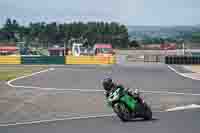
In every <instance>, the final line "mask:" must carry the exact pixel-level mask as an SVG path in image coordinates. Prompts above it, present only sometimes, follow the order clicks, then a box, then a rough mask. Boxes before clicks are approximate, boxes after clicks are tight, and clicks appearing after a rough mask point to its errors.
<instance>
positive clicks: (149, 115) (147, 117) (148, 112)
mask: <svg viewBox="0 0 200 133" xmlns="http://www.w3.org/2000/svg"><path fill="white" fill-rule="evenodd" d="M151 119H152V111H151V108H150V107H149V106H148V105H147V104H146V103H145V113H144V120H151Z"/></svg>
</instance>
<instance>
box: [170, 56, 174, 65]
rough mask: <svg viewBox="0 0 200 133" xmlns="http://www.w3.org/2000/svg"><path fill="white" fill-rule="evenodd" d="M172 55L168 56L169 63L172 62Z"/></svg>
mask: <svg viewBox="0 0 200 133" xmlns="http://www.w3.org/2000/svg"><path fill="white" fill-rule="evenodd" d="M173 62H174V61H173V57H172V56H169V64H173Z"/></svg>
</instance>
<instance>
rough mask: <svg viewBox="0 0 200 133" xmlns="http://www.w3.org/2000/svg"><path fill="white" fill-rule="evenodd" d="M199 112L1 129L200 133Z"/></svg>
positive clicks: (19, 132) (13, 132)
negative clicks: (127, 120)
mask: <svg viewBox="0 0 200 133" xmlns="http://www.w3.org/2000/svg"><path fill="white" fill-rule="evenodd" d="M199 120H200V115H199V110H192V111H179V112H170V113H155V114H154V119H153V120H152V121H142V120H134V121H131V122H127V123H122V122H121V121H119V120H118V118H116V117H102V118H92V119H80V120H66V121H56V122H48V123H40V124H30V125H16V126H10V127H1V128H0V131H1V132H2V133H27V132H28V133H36V132H37V133H66V132H67V133H94V132H95V133H102V132H114V133H133V132H134V133H189V132H199V130H200V127H199Z"/></svg>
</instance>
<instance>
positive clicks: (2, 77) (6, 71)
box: [0, 66, 47, 81]
mask: <svg viewBox="0 0 200 133" xmlns="http://www.w3.org/2000/svg"><path fill="white" fill-rule="evenodd" d="M46 68H47V67H46V66H16V67H14V66H13V67H12V66H0V81H8V80H11V79H14V78H17V77H20V76H25V75H28V74H31V73H33V72H37V71H41V70H44V69H46Z"/></svg>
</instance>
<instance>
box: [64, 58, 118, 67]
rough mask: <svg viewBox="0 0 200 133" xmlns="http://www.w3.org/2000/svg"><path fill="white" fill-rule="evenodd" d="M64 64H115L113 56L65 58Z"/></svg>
mask: <svg viewBox="0 0 200 133" xmlns="http://www.w3.org/2000/svg"><path fill="white" fill-rule="evenodd" d="M65 62H66V64H94V65H98V64H115V63H116V58H115V57H114V56H109V57H104V56H66V59H65Z"/></svg>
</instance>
